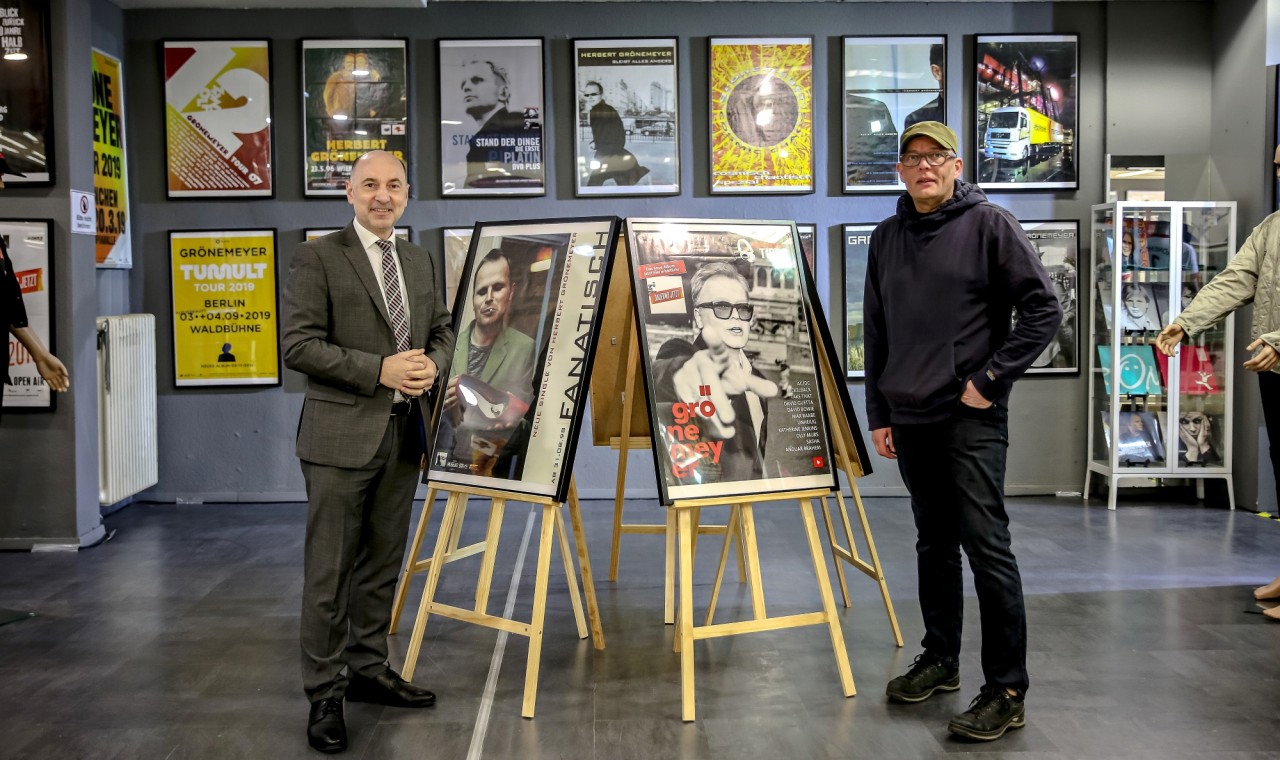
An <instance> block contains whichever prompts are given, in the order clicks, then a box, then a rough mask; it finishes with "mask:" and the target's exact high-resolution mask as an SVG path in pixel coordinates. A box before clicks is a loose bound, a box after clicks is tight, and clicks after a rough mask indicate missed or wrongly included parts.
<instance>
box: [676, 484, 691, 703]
mask: <svg viewBox="0 0 1280 760" xmlns="http://www.w3.org/2000/svg"><path fill="white" fill-rule="evenodd" d="M670 511H672V512H676V511H678V512H679V513H680V514H679V516H678V518H677V519H678V522H679V525H678V533H679V534H680V535H679V542H680V624H679V626H678V627H677V631H676V633H677V635H678V636H679V639H680V704H681V710H680V712H681V719H682V720H684V721H685V722H688V721H691V720H693V719H694V697H693V540H692V536H691V534H692V532H693V516H692V515H690V514H689V510H687V509H680V510H670Z"/></svg>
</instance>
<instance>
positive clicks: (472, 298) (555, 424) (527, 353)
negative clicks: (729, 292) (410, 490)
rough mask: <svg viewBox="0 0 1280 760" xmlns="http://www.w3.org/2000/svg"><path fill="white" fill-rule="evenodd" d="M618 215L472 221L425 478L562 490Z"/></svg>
mask: <svg viewBox="0 0 1280 760" xmlns="http://www.w3.org/2000/svg"><path fill="white" fill-rule="evenodd" d="M619 224H620V222H619V221H618V219H617V218H616V217H595V218H584V219H555V220H545V221H521V222H480V223H479V224H477V225H476V227H475V231H474V233H473V234H474V236H475V239H474V241H473V243H472V245H471V253H470V254H469V255H468V256H467V261H466V265H465V266H464V268H463V271H462V278H461V282H460V286H459V295H458V298H457V301H458V308H457V309H455V310H454V323H453V327H454V332H455V333H456V334H457V344H456V347H455V348H454V352H453V361H452V362H451V363H450V365H449V376H448V379H447V381H446V382H445V384H444V386H443V388H442V392H440V393H438V394H437V397H436V414H435V421H434V423H433V426H432V430H431V435H430V445H429V447H428V448H429V452H428V457H427V478H428V479H429V480H432V481H436V482H443V483H455V484H459V485H470V486H477V487H483V488H492V489H497V490H501V491H507V492H511V493H517V494H526V495H534V496H544V497H552V498H554V499H555V500H556V501H560V502H563V501H564V500H565V498H566V496H567V494H568V489H569V477H570V475H571V474H572V473H573V457H574V452H575V449H576V448H577V443H578V432H579V429H580V428H581V426H582V418H583V411H584V404H585V402H586V399H587V388H588V387H589V386H590V382H591V366H592V360H593V357H594V355H595V349H596V339H597V336H599V334H600V322H601V317H602V314H603V312H604V310H603V309H602V308H601V307H602V305H603V299H604V294H605V293H606V292H607V291H608V285H609V283H608V275H609V271H610V264H611V263H612V260H613V251H614V249H615V246H616V243H617V235H618V227H619Z"/></svg>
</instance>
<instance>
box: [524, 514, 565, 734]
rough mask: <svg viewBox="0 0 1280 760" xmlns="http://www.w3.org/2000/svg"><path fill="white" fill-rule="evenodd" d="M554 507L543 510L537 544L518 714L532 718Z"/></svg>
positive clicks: (536, 694) (543, 619) (536, 699)
mask: <svg viewBox="0 0 1280 760" xmlns="http://www.w3.org/2000/svg"><path fill="white" fill-rule="evenodd" d="M555 512H556V505H554V504H547V505H545V506H543V508H542V537H541V538H540V539H539V542H538V574H537V577H536V580H535V581H534V586H533V620H532V621H531V622H530V623H529V662H528V664H527V665H526V666H525V670H524V707H523V708H522V709H521V710H520V714H521V715H522V716H524V717H526V718H532V717H533V709H534V705H535V704H536V703H537V701H538V665H539V661H540V660H541V658H542V628H543V623H544V621H545V618H546V612H547V576H548V575H550V574H551V543H552V533H554V532H555V527H556V514H555Z"/></svg>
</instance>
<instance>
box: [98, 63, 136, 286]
mask: <svg viewBox="0 0 1280 760" xmlns="http://www.w3.org/2000/svg"><path fill="white" fill-rule="evenodd" d="M124 163H125V159H124V77H123V76H121V73H120V61H118V60H116V59H115V58H112V57H111V56H109V55H107V54H106V53H103V52H102V51H100V50H94V51H93V192H94V195H95V196H96V197H97V201H98V235H97V241H98V245H97V255H96V258H97V260H98V266H99V267H101V268H104V269H129V268H131V267H132V266H133V254H132V252H131V250H130V248H129V227H128V217H129V213H128V212H129V182H128V179H127V177H126V174H125V166H124Z"/></svg>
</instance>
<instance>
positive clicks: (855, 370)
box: [840, 222, 876, 380]
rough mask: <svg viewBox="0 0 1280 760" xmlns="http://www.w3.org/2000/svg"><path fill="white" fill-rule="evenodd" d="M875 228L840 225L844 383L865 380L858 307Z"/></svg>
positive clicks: (864, 224)
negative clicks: (845, 381)
mask: <svg viewBox="0 0 1280 760" xmlns="http://www.w3.org/2000/svg"><path fill="white" fill-rule="evenodd" d="M875 228H876V223H875V222H858V223H850V224H843V225H841V226H840V241H841V248H842V250H841V253H842V254H843V255H842V256H841V257H840V260H841V262H842V264H841V267H842V268H841V272H840V292H841V293H842V294H843V296H844V309H842V310H841V324H843V325H844V352H843V355H844V361H843V362H842V363H841V365H840V366H842V367H844V376H845V380H861V379H862V378H864V377H866V375H867V372H866V367H865V363H864V357H863V346H864V344H863V332H864V331H863V320H862V317H863V313H862V304H863V299H864V298H865V296H864V292H863V291H864V287H865V285H866V281H867V257H868V256H869V255H870V249H871V233H872V231H873V230H875Z"/></svg>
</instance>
